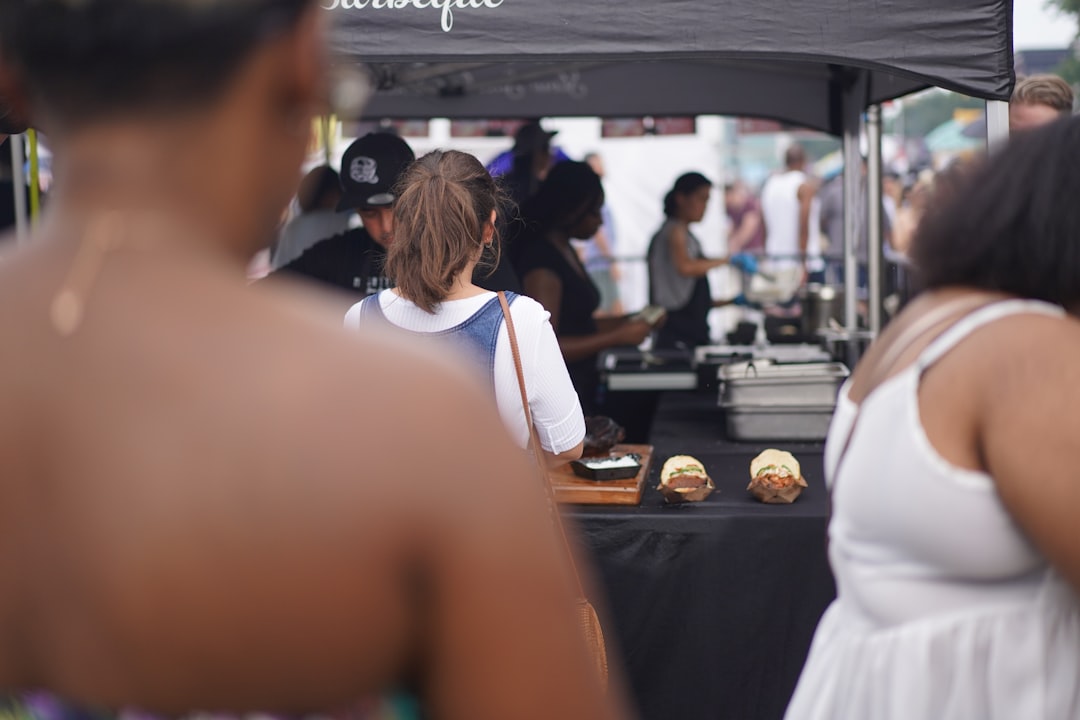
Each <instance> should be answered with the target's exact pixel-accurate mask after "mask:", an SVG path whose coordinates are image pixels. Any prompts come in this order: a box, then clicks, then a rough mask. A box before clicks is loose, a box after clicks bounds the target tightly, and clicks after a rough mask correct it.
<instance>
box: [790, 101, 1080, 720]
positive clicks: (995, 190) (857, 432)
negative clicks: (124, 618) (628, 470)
mask: <svg viewBox="0 0 1080 720" xmlns="http://www.w3.org/2000/svg"><path fill="white" fill-rule="evenodd" d="M1078 155H1080V119H1076V120H1068V121H1062V122H1060V123H1057V124H1055V125H1054V126H1052V127H1050V128H1047V129H1044V130H1040V131H1037V132H1035V133H1032V134H1031V135H1029V136H1024V137H1019V138H1017V139H1015V140H1014V141H1013V142H1012V143H1011V144H1010V146H1009V147H1008V148H1006V149H1005V150H1004V151H1003V152H1002V153H1001V154H1000V155H999V156H998V157H996V158H995V159H994V160H993V161H992V162H991V163H988V164H986V165H984V166H981V167H979V168H977V169H976V170H974V171H970V172H968V173H967V174H966V176H965V177H964V178H962V179H961V180H960V181H959V182H958V184H957V186H956V187H955V189H954V190H955V191H954V192H950V193H949V194H950V197H949V198H946V199H947V200H948V202H943V203H939V206H938V207H937V208H935V209H934V210H933V211H932V212H931V213H930V214H929V215H928V216H927V217H926V219H925V220H924V223H923V226H922V227H921V228H920V231H919V235H918V237H917V238H916V240H915V246H914V247H913V255H914V258H915V260H916V263H917V265H918V266H919V267H920V268H921V271H922V276H923V280H924V282H925V286H926V288H927V291H926V292H925V293H924V294H923V295H922V296H921V297H919V298H917V299H916V300H915V301H914V302H913V303H912V304H911V306H909V308H908V309H907V310H905V311H904V313H903V314H901V315H900V316H899V317H898V318H897V319H896V321H895V322H894V323H893V324H892V325H891V326H890V327H889V328H888V329H887V330H886V332H885V333H883V335H882V337H881V338H880V340H879V341H878V342H877V343H875V345H874V347H872V348H871V349H870V351H869V352H868V353H867V355H866V357H865V358H864V360H863V362H862V363H861V364H860V365H859V367H858V368H857V370H856V372H855V373H854V375H853V376H852V379H851V381H850V382H849V383H848V384H847V385H846V386H845V387H844V388H843V389H842V391H841V396H840V399H839V402H838V406H837V411H836V414H835V416H834V419H833V425H832V428H831V430H830V433H829V439H828V443H827V445H826V457H825V465H826V474H827V477H828V480H829V482H830V485H831V488H832V500H833V515H832V518H831V521H830V524H829V558H830V562H831V564H832V568H833V573H834V575H835V577H836V583H837V591H838V592H837V599H836V601H835V602H834V603H833V604H832V605H831V606H830V608H829V609H828V610H827V611H826V613H825V615H824V616H823V617H822V619H821V622H820V624H819V626H818V629H817V633H816V635H815V637H814V642H813V645H812V647H811V650H810V655H809V658H808V659H807V663H806V666H805V668H804V670H803V674H802V677H801V678H800V680H799V685H798V687H797V688H796V691H795V694H794V696H793V698H792V700H791V703H790V705H789V707H788V711H787V716H786V717H787V718H788V720H805V719H811V718H812V719H820V720H826V719H828V720H842V719H846V718H850V719H852V720H854V719H856V718H858V719H860V720H866V719H874V720H878V719H881V720H894V719H895V720H900V719H901V718H903V720H918V719H920V718H934V719H935V720H946V719H956V720H959V719H961V718H978V719H980V720H997V719H1001V720H1005V719H1018V718H1022V719H1027V718H1054V719H1056V718H1078V717H1080V609H1078V608H1080V605H1078V600H1077V594H1076V593H1077V588H1078V587H1080V532H1078V528H1077V525H1078V524H1080V523H1078V518H1080V472H1078V471H1077V470H1076V469H1074V468H1077V467H1080V412H1077V408H1078V407H1080V323H1078V322H1077V321H1076V320H1075V319H1073V318H1072V317H1070V316H1069V315H1068V314H1067V313H1066V312H1065V309H1066V308H1067V309H1069V310H1070V311H1076V310H1077V309H1080V204H1078V203H1076V202H1075V200H1070V199H1066V198H1075V197H1080V168H1078V167H1077V165H1076V163H1075V158H1076V157H1077V156H1078Z"/></svg>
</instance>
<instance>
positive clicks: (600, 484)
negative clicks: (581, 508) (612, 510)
mask: <svg viewBox="0 0 1080 720" xmlns="http://www.w3.org/2000/svg"><path fill="white" fill-rule="evenodd" d="M626 453H637V454H638V455H640V456H641V470H640V471H638V474H637V475H636V476H635V477H632V478H627V479H625V480H599V481H598V480H586V479H585V478H581V477H578V476H577V475H575V474H574V470H573V468H571V467H570V466H569V465H563V466H562V467H558V468H555V469H554V470H551V471H550V473H549V474H550V477H551V485H552V487H554V488H555V499H556V500H557V501H558V502H561V503H572V504H578V505H640V504H641V495H642V493H643V492H644V491H645V478H647V477H648V476H649V464H650V463H651V462H652V455H653V446H652V445H616V446H615V447H613V448H612V449H611V452H610V453H608V456H609V457H610V456H616V455H625V454H626Z"/></svg>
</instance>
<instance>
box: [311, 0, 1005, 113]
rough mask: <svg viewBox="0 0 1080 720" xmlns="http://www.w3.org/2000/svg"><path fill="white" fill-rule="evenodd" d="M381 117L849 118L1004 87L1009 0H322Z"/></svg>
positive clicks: (339, 49)
mask: <svg viewBox="0 0 1080 720" xmlns="http://www.w3.org/2000/svg"><path fill="white" fill-rule="evenodd" d="M324 7H325V8H326V12H327V13H328V14H329V16H330V20H331V23H332V28H333V34H332V43H333V48H332V49H333V50H334V51H335V53H336V54H337V55H338V56H339V57H341V58H344V60H345V61H346V62H355V63H363V64H364V65H365V66H367V67H368V68H369V69H370V70H371V71H372V73H373V76H374V78H375V81H376V84H377V87H378V92H377V93H376V94H375V97H374V98H373V100H372V103H371V104H370V106H369V108H368V112H369V114H371V115H374V116H382V117H452V118H465V117H524V116H540V115H550V116H555V115H559V116H574V115H576V116H583V115H606V116H618V115H645V114H705V113H708V114H739V115H753V116H761V117H772V118H776V119H782V120H786V121H788V122H793V123H797V124H801V125H805V126H807V127H812V128H817V129H820V130H825V131H827V132H831V133H834V134H840V133H841V131H842V130H843V127H844V119H843V115H844V113H843V110H842V106H843V104H844V102H843V98H844V96H845V94H847V95H849V96H850V95H852V94H854V95H855V96H856V97H855V100H856V101H857V103H858V104H859V105H860V106H861V107H864V108H865V107H867V106H869V105H872V104H875V103H880V102H883V101H886V100H890V99H893V98H896V97H899V96H901V95H905V94H908V93H910V92H913V91H915V90H919V89H922V88H925V87H929V86H932V85H935V86H939V87H943V88H947V89H951V90H956V91H958V92H962V93H965V94H967V95H971V96H974V97H980V98H984V99H987V100H1007V99H1008V96H1009V93H1010V91H1011V89H1012V84H1013V80H1014V75H1013V69H1012V32H1011V24H1012V2H1011V0H950V2H948V3H943V2H941V0H876V1H874V2H871V1H869V0H867V1H865V2H855V1H854V0H812V1H810V2H805V1H804V2H792V1H791V0H712V1H710V0H543V2H538V1H537V0H324Z"/></svg>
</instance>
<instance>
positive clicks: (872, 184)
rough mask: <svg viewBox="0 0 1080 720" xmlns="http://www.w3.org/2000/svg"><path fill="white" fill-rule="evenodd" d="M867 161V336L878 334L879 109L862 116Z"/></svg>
mask: <svg viewBox="0 0 1080 720" xmlns="http://www.w3.org/2000/svg"><path fill="white" fill-rule="evenodd" d="M866 140H867V146H868V150H869V157H868V158H867V163H866V171H867V178H866V182H867V188H866V209H867V226H866V227H867V231H868V232H867V239H866V243H867V248H866V249H867V269H866V270H867V274H868V275H869V284H868V291H869V297H868V302H869V328H870V335H871V337H877V334H878V333H879V332H880V331H881V297H882V293H881V289H882V285H883V283H882V272H881V270H882V265H881V235H882V233H881V208H882V204H881V106H880V105H871V106H870V109H869V110H868V111H867V115H866Z"/></svg>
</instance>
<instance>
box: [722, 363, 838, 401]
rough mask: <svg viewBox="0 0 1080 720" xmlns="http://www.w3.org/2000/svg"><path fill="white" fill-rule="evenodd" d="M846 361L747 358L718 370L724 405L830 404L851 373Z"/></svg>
mask: <svg viewBox="0 0 1080 720" xmlns="http://www.w3.org/2000/svg"><path fill="white" fill-rule="evenodd" d="M849 374H850V373H849V371H848V369H847V366H846V365H844V364H843V363H832V362H830V363H805V364H800V365H776V364H772V363H767V362H766V363H762V362H757V361H755V362H748V363H747V362H744V363H735V364H733V365H725V366H722V367H721V368H720V369H719V370H717V374H716V377H717V380H718V381H719V383H720V404H721V405H723V406H729V405H732V406H738V407H744V406H751V405H752V406H762V405H764V406H770V407H771V406H789V407H806V406H829V407H832V406H834V405H835V404H836V395H837V393H838V391H839V390H840V386H841V385H842V384H843V383H844V380H846V379H847V377H848V375H849Z"/></svg>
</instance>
